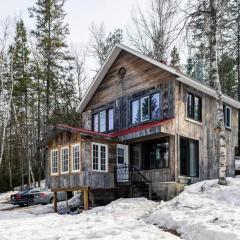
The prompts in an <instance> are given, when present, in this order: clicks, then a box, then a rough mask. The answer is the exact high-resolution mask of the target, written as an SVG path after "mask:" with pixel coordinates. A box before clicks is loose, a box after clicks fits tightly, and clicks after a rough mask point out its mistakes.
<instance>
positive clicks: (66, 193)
mask: <svg viewBox="0 0 240 240" xmlns="http://www.w3.org/2000/svg"><path fill="white" fill-rule="evenodd" d="M65 200H66V207H68V192H65Z"/></svg>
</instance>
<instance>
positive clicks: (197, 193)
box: [146, 178, 240, 240]
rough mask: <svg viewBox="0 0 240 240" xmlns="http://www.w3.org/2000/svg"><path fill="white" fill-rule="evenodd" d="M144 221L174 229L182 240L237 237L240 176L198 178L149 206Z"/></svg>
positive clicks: (238, 236) (211, 239)
mask: <svg viewBox="0 0 240 240" xmlns="http://www.w3.org/2000/svg"><path fill="white" fill-rule="evenodd" d="M146 222H148V223H152V224H156V225H158V226H161V227H166V228H168V229H175V230H177V231H178V233H180V234H181V236H182V237H183V238H184V239H186V240H193V239H194V240H203V239H204V240H239V239H240V179H239V178H238V179H233V178H228V186H220V185H218V184H217V180H210V181H204V182H199V183H197V184H193V185H191V186H189V187H187V188H186V189H185V190H184V192H183V193H181V194H180V195H179V196H177V197H176V198H174V199H172V200H171V201H169V202H165V203H163V204H161V205H159V207H158V209H157V210H156V209H155V210H153V211H152V213H151V214H150V216H149V217H148V218H147V219H146Z"/></svg>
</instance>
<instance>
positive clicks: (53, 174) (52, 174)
mask: <svg viewBox="0 0 240 240" xmlns="http://www.w3.org/2000/svg"><path fill="white" fill-rule="evenodd" d="M53 152H57V172H56V173H53V172H52V169H53V168H52V153H53ZM58 154H59V152H58V149H57V148H56V149H52V150H51V152H50V166H51V167H50V171H51V172H50V174H51V176H56V175H58V174H59V157H58Z"/></svg>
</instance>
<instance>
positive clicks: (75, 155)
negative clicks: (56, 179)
mask: <svg viewBox="0 0 240 240" xmlns="http://www.w3.org/2000/svg"><path fill="white" fill-rule="evenodd" d="M72 171H73V172H77V171H80V144H76V145H73V146H72Z"/></svg>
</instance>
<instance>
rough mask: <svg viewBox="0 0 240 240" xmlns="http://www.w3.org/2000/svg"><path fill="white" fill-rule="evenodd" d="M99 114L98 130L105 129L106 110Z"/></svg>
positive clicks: (102, 130)
mask: <svg viewBox="0 0 240 240" xmlns="http://www.w3.org/2000/svg"><path fill="white" fill-rule="evenodd" d="M99 116H100V132H105V131H106V111H102V112H100V114H99Z"/></svg>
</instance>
